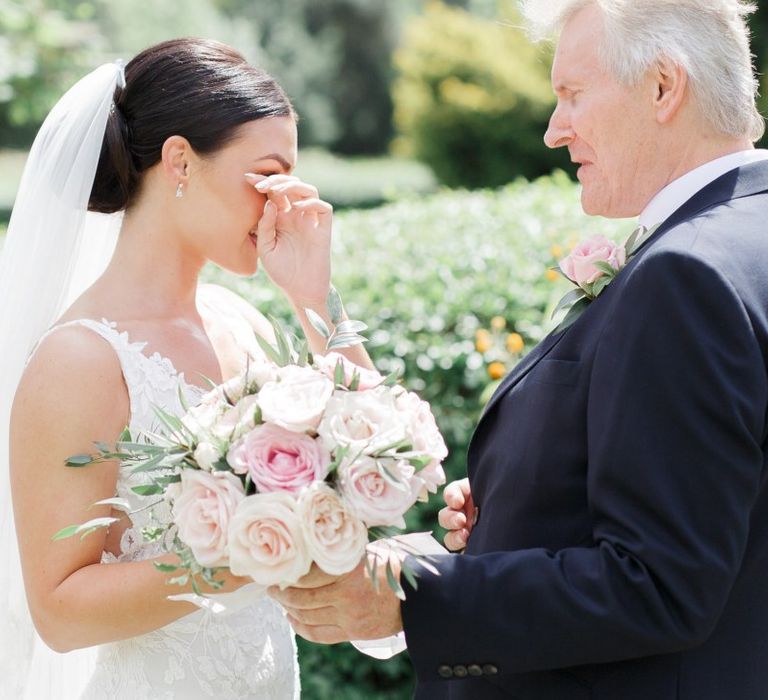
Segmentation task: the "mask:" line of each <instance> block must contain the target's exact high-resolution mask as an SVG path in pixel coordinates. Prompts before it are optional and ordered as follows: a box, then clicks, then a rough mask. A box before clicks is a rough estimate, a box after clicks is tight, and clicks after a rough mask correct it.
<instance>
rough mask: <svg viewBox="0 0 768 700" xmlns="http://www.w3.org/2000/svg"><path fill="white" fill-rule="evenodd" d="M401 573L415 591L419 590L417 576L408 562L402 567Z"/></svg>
mask: <svg viewBox="0 0 768 700" xmlns="http://www.w3.org/2000/svg"><path fill="white" fill-rule="evenodd" d="M400 573H401V574H402V575H403V576H405V578H406V580H407V581H408V583H409V584H410V586H411V588H413V590H418V588H419V582H418V580H417V578H416V574H415V573H414V570H413V567H412V566H411V564H410V562H409V561H408V560H406V561H404V562H403V563H402V565H401V566H400Z"/></svg>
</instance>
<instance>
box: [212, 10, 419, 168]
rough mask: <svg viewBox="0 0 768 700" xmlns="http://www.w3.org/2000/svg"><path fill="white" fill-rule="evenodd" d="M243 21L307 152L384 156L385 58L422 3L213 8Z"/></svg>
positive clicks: (388, 128) (388, 134) (388, 111)
mask: <svg viewBox="0 0 768 700" xmlns="http://www.w3.org/2000/svg"><path fill="white" fill-rule="evenodd" d="M215 1H216V4H217V6H218V7H219V8H220V9H221V10H222V11H223V12H225V13H227V15H229V16H231V17H238V18H240V19H241V20H243V19H245V20H247V21H249V22H250V23H251V25H252V27H253V30H254V32H255V39H256V41H257V43H258V44H259V45H260V46H261V47H262V50H263V61H264V67H265V68H266V69H267V70H268V71H270V72H271V73H272V74H273V75H274V76H275V77H276V78H277V79H278V80H279V81H280V83H281V84H282V85H283V86H284V87H285V89H286V91H287V92H288V94H289V95H290V96H291V98H292V99H293V101H294V103H295V105H296V108H297V111H298V112H299V115H300V116H301V117H302V121H301V122H300V123H299V129H300V139H301V142H302V143H303V144H305V145H318V144H319V145H323V146H325V147H328V148H330V149H331V150H333V151H336V152H338V153H347V154H349V153H382V152H384V151H386V149H387V146H388V144H389V141H390V139H391V138H392V125H391V115H392V102H391V97H390V90H389V86H390V82H391V78H392V67H391V62H390V56H391V54H392V51H393V49H394V47H395V45H396V43H397V41H398V36H399V26H400V18H401V17H402V16H403V15H404V14H407V13H408V12H413V11H415V10H416V9H418V7H419V5H420V4H421V2H420V0H388V1H387V2H381V1H380V0H291V2H284V1H283V0H260V2H258V3H255V2H253V1H252V0H215Z"/></svg>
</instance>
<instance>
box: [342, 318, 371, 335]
mask: <svg viewBox="0 0 768 700" xmlns="http://www.w3.org/2000/svg"><path fill="white" fill-rule="evenodd" d="M367 330H368V325H367V324H365V323H363V322H362V321H342V322H341V323H339V324H337V325H336V335H341V334H342V333H353V334H354V333H361V332H362V331H367Z"/></svg>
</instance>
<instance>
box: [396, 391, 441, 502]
mask: <svg viewBox="0 0 768 700" xmlns="http://www.w3.org/2000/svg"><path fill="white" fill-rule="evenodd" d="M396 404H397V408H398V410H399V411H401V418H402V420H403V421H404V422H405V424H406V425H407V426H408V437H409V441H410V443H411V445H412V447H413V451H414V452H418V453H420V454H423V455H428V456H430V457H432V459H434V460H437V461H438V462H441V461H442V460H444V459H445V458H446V457H447V456H448V448H447V447H446V446H445V441H444V440H443V436H442V435H441V434H440V431H439V430H438V427H437V423H435V417H434V415H432V409H431V408H430V406H429V404H428V403H427V402H426V401H422V400H421V399H420V398H419V397H418V396H416V394H414V393H413V392H410V391H403V392H402V393H401V394H400V395H399V396H398V397H397V400H396ZM433 493H434V492H433Z"/></svg>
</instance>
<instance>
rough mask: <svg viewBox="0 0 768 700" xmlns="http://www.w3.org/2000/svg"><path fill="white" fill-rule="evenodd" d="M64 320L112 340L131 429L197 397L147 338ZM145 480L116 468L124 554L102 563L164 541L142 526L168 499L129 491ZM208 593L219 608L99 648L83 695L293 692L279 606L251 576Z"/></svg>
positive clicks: (151, 549) (149, 426) (135, 557)
mask: <svg viewBox="0 0 768 700" xmlns="http://www.w3.org/2000/svg"><path fill="white" fill-rule="evenodd" d="M63 325H65V326H74V325H79V326H83V327H86V328H89V329H90V330H92V331H94V332H95V333H98V334H99V335H100V336H101V337H102V338H104V339H105V340H106V341H107V342H109V344H110V345H111V346H112V347H113V348H114V350H115V352H116V353H117V356H118V358H119V360H120V365H121V368H122V372H123V376H124V377H125V383H126V386H127V387H128V394H129V398H130V407H131V418H130V430H131V434H132V436H133V437H134V438H136V437H137V436H141V435H142V434H144V433H147V432H155V431H156V430H157V428H158V427H159V426H158V420H157V417H156V415H155V412H154V408H153V407H154V406H160V407H162V408H163V409H164V410H165V411H168V412H169V413H173V414H175V415H181V414H182V413H183V409H182V405H181V399H180V397H179V392H180V391H181V392H182V393H183V394H184V397H185V399H186V401H187V402H188V403H189V404H190V405H194V404H195V403H197V402H198V401H199V400H200V398H201V396H202V394H203V390H202V389H201V388H199V387H197V386H194V385H192V384H190V383H188V382H187V381H186V379H185V378H184V375H183V373H179V372H177V371H176V368H175V367H174V366H173V363H172V362H171V361H170V360H169V359H168V358H166V357H162V356H161V355H159V354H158V353H154V354H152V355H146V354H144V348H145V347H146V345H147V344H146V343H143V342H131V340H130V339H129V337H128V334H127V333H126V332H121V331H119V330H118V329H117V325H116V324H115V323H111V322H109V321H106V320H105V321H102V322H97V321H93V320H89V319H86V320H80V321H72V322H70V323H67V324H63ZM60 327H61V326H59V328H60ZM146 480H147V477H146V475H142V474H131V473H130V468H124V469H122V470H121V471H120V473H119V475H118V480H117V489H116V490H117V495H118V496H120V497H121V498H125V499H127V500H128V501H129V502H130V504H131V510H132V511H133V513H132V515H131V516H130V517H131V526H130V527H129V528H128V529H127V530H126V531H125V533H124V534H123V536H122V540H121V552H120V554H119V555H118V556H115V555H114V554H111V553H108V552H105V553H104V555H103V557H102V563H104V564H109V563H111V562H116V561H140V560H144V559H149V558H151V557H154V556H156V555H157V554H159V547H160V545H158V544H152V543H147V542H144V541H143V538H142V535H141V531H142V528H144V527H146V526H147V525H150V524H152V523H158V522H159V523H167V522H168V520H169V518H170V512H169V510H168V507H167V505H165V504H162V503H161V504H158V505H155V506H152V504H153V503H156V502H157V500H158V499H157V497H156V496H138V495H137V494H135V493H134V492H133V491H132V487H134V486H137V485H139V484H141V483H146ZM173 594H174V590H173V589H172V588H171V587H169V595H173ZM214 597H215V598H217V599H218V600H220V601H221V602H223V603H224V604H225V606H226V611H225V612H218V613H216V612H212V611H211V610H207V609H201V610H198V611H197V612H194V613H192V614H190V615H187V616H186V617H183V618H181V619H179V620H177V621H175V622H173V623H171V624H169V625H167V626H165V627H163V628H161V629H159V630H156V631H154V632H150V633H148V634H144V635H141V636H138V637H134V638H132V639H127V640H124V641H120V642H113V643H110V644H104V645H102V646H100V647H98V654H97V660H96V667H95V671H94V675H93V677H92V678H91V681H90V683H89V685H88V687H87V689H86V691H85V693H84V695H83V696H82V698H83V700H86V699H87V700H97V699H98V700H103V698H110V699H114V700H129V699H130V700H144V699H146V700H150V699H151V700H182V699H184V700H197V699H198V698H217V699H218V700H230V699H231V700H241V699H243V698H259V699H263V700H291V699H294V698H298V697H299V678H298V664H297V661H296V645H295V641H294V637H293V633H292V631H291V628H290V626H289V625H288V622H287V621H286V619H285V615H284V613H283V612H282V610H281V609H280V607H279V606H278V605H277V604H276V603H274V601H272V600H271V599H270V598H267V597H265V596H264V595H263V593H262V591H261V589H259V588H257V587H256V586H255V585H253V586H245V587H243V588H241V589H240V590H238V591H236V592H234V593H229V594H221V595H217V596H214Z"/></svg>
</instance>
